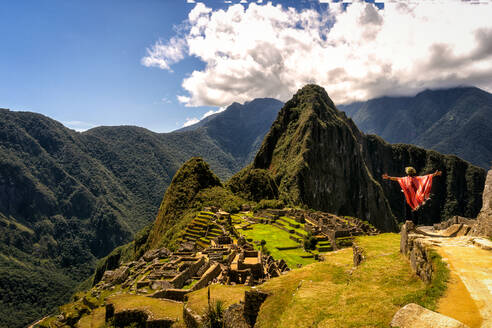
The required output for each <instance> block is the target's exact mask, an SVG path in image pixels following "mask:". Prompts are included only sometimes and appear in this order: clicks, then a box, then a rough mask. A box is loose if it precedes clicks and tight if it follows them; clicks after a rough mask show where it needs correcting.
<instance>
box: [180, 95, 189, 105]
mask: <svg viewBox="0 0 492 328" xmlns="http://www.w3.org/2000/svg"><path fill="white" fill-rule="evenodd" d="M176 98H178V101H179V102H180V103H182V104H187V103H189V102H190V100H191V98H190V97H187V96H180V95H178V96H176Z"/></svg>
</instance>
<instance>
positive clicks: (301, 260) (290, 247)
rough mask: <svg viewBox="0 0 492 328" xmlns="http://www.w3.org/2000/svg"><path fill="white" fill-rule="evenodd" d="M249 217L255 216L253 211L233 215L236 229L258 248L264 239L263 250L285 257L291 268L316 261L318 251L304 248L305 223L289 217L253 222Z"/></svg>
mask: <svg viewBox="0 0 492 328" xmlns="http://www.w3.org/2000/svg"><path fill="white" fill-rule="evenodd" d="M249 218H254V217H253V215H252V214H251V212H247V213H239V214H233V215H231V219H232V223H233V225H234V227H235V228H236V231H237V232H238V233H239V234H241V235H243V236H244V237H245V238H246V240H248V241H249V242H252V243H253V245H254V246H255V248H256V249H261V248H262V247H261V245H260V242H261V241H262V240H264V241H265V242H266V244H265V246H264V248H263V250H264V251H267V252H269V253H270V255H271V256H273V258H274V259H276V260H280V259H283V260H284V261H285V262H286V263H287V265H288V266H289V267H290V268H291V269H293V268H297V267H298V265H301V266H303V265H306V264H310V263H314V262H316V260H315V259H314V255H315V253H316V251H314V252H311V253H308V252H306V251H305V250H304V249H303V246H302V242H303V236H307V232H306V231H305V230H304V226H303V224H300V223H298V222H296V221H295V220H293V219H291V218H288V217H281V218H279V219H278V220H277V221H276V222H275V223H251V221H250V220H249ZM256 219H261V218H256ZM266 221H267V219H265V221H264V222H266ZM289 223H291V224H292V226H291V225H289Z"/></svg>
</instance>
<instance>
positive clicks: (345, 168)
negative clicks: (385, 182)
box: [253, 84, 396, 231]
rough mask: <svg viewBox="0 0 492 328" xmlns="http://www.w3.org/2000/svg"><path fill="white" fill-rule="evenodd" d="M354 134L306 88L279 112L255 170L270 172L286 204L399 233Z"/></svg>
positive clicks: (318, 92) (320, 95)
mask: <svg viewBox="0 0 492 328" xmlns="http://www.w3.org/2000/svg"><path fill="white" fill-rule="evenodd" d="M354 129H355V130H354ZM354 132H358V131H357V130H356V128H355V126H353V124H352V123H351V122H350V121H349V120H348V119H347V118H346V117H345V115H344V114H343V113H342V112H340V111H338V110H337V109H336V107H335V104H334V103H333V101H332V100H331V99H330V97H329V96H328V94H327V92H326V91H325V90H324V89H323V88H322V87H320V86H318V85H314V84H309V85H306V86H305V87H303V88H302V89H300V90H299V91H298V92H297V93H296V94H295V95H294V96H293V97H292V99H291V100H289V101H288V102H287V103H285V105H284V107H283V108H282V109H281V110H280V112H279V114H278V117H277V119H276V121H275V122H274V123H273V125H272V128H271V130H270V132H269V133H268V135H267V136H266V138H265V140H264V141H263V144H262V146H261V148H260V151H259V152H258V154H257V156H256V158H255V160H254V163H253V168H256V169H266V170H268V172H270V174H271V175H272V177H273V180H274V181H276V182H277V184H278V190H279V195H280V197H281V198H284V199H285V201H286V202H287V203H293V204H305V205H307V206H309V207H311V208H314V209H317V210H323V211H328V212H332V213H335V214H340V215H351V216H357V217H359V218H363V219H367V220H369V221H370V222H371V223H373V224H374V225H375V226H377V227H378V228H380V229H383V230H386V231H388V230H395V229H396V224H395V218H394V216H393V214H392V212H391V209H390V207H389V204H388V202H387V201H386V200H385V197H384V194H383V190H382V189H381V186H380V185H379V184H378V183H377V182H376V181H375V180H374V178H373V177H372V176H371V174H370V173H369V170H368V168H367V166H366V163H365V161H364V156H363V154H362V150H361V147H360V144H359V140H358V134H356V133H354Z"/></svg>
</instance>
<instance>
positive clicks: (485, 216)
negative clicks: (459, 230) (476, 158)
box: [472, 170, 492, 238]
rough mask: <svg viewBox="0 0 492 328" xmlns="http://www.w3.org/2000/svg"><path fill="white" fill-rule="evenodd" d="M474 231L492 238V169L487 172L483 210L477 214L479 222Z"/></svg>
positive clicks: (476, 233)
mask: <svg viewBox="0 0 492 328" xmlns="http://www.w3.org/2000/svg"><path fill="white" fill-rule="evenodd" d="M472 233H473V234H474V235H481V236H487V237H489V238H492V170H489V172H488V173H487V181H486V183H485V188H484V190H483V202H482V210H481V211H480V213H479V214H478V216H477V224H476V226H475V227H474V228H473V231H472Z"/></svg>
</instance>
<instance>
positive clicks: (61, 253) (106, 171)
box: [0, 100, 281, 327]
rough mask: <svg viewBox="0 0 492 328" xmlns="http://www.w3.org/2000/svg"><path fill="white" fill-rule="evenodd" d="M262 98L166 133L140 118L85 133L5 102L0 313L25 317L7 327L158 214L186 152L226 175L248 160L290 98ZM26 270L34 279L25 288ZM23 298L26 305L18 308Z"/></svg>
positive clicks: (54, 297)
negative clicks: (140, 121) (269, 120)
mask: <svg viewBox="0 0 492 328" xmlns="http://www.w3.org/2000/svg"><path fill="white" fill-rule="evenodd" d="M261 101H264V103H263V104H258V103H256V105H255V106H253V107H254V108H253V107H251V108H252V109H251V110H249V109H248V107H247V104H246V105H244V106H242V105H234V106H233V107H234V108H237V107H239V108H241V110H240V111H239V112H240V113H241V115H240V116H237V115H236V114H233V115H231V114H229V110H226V111H224V112H222V113H219V114H217V115H215V116H214V117H213V119H211V120H209V122H208V123H209V124H210V126H209V125H205V126H203V127H200V128H198V129H190V130H188V131H177V132H172V133H165V134H158V133H154V132H151V131H149V130H146V129H143V128H138V127H132V126H121V127H99V128H95V129H92V130H89V131H86V132H84V133H78V132H75V131H73V130H70V129H67V128H66V127H64V126H63V125H62V124H60V123H58V122H56V121H54V120H52V119H50V118H48V117H45V116H43V115H39V114H35V113H28V112H12V111H9V110H5V109H1V110H0V247H1V249H0V259H1V260H2V261H3V262H4V263H3V264H4V265H1V266H0V294H1V295H2V296H1V297H0V302H1V303H2V306H1V307H0V308H1V310H0V318H6V317H7V316H9V315H11V314H14V315H15V316H17V317H22V318H24V319H23V320H21V321H17V325H14V326H12V325H10V324H8V325H7V326H5V327H15V326H18V327H21V326H24V325H26V324H27V323H29V322H30V321H32V320H34V319H36V318H39V317H40V316H42V315H43V314H45V313H47V312H48V311H49V310H51V309H53V308H54V307H55V306H56V305H57V304H60V302H63V301H66V300H67V298H68V297H69V295H71V294H72V292H73V288H74V287H75V286H76V284H77V283H78V282H80V281H82V280H84V279H85V278H87V277H88V276H89V275H90V274H91V273H92V272H93V269H94V266H95V263H96V260H97V258H100V257H103V256H105V255H107V254H108V253H109V252H110V251H111V250H113V249H114V248H115V247H116V246H119V245H122V244H125V243H127V242H128V241H130V240H131V239H132V236H133V235H134V233H135V232H137V231H138V230H139V229H141V228H142V227H144V226H145V225H147V224H149V223H150V222H152V221H153V220H154V218H155V213H156V212H157V210H158V208H159V204H160V202H161V200H162V195H163V193H164V191H165V190H166V188H167V187H168V185H169V184H170V182H171V179H172V177H173V176H174V174H175V173H176V171H177V170H178V169H179V167H180V166H181V164H182V163H184V162H185V161H186V160H187V159H189V158H190V157H192V156H196V155H200V156H203V157H204V158H205V159H206V160H207V161H208V162H209V163H211V166H212V168H213V169H214V171H215V172H217V174H218V176H219V177H221V178H223V179H225V178H227V177H230V176H231V175H232V174H234V173H235V172H236V171H238V170H239V169H240V168H242V167H243V166H244V164H245V163H246V160H247V159H248V158H251V157H252V156H253V153H252V152H254V151H255V150H256V148H257V147H258V141H257V140H261V139H262V138H263V135H264V134H265V133H266V132H267V131H268V127H264V125H265V123H264V121H265V119H266V117H267V116H268V115H270V116H272V117H274V116H275V115H276V113H277V111H278V109H279V108H280V107H281V103H280V102H278V101H276V100H260V102H261ZM252 103H255V102H252ZM272 104H274V105H272ZM263 105H265V108H263V107H262V106H263ZM268 106H269V107H268ZM270 112H271V113H270ZM234 119H241V120H243V121H244V122H243V123H239V124H232V123H233V122H232V121H233V120H234ZM223 120H224V121H226V122H227V123H222V121H223ZM272 120H273V118H272ZM251 126H256V127H260V128H257V129H256V130H254V131H253V130H251V131H249V130H250V127H251ZM261 127H263V128H261ZM217 129H220V131H217ZM246 129H247V130H248V131H246ZM255 133H258V135H255ZM228 134H229V136H228ZM233 150H234V153H232V151H233ZM237 150H241V151H240V152H238V151H237ZM239 153H240V154H241V156H239V155H238V154H239ZM14 267H15V268H14ZM48 269H49V270H51V271H52V272H53V274H52V275H46V273H45V271H43V270H48ZM14 271H15V274H9V272H14ZM19 277H26V279H28V277H32V279H31V280H29V281H27V282H26V284H24V285H25V287H23V291H24V294H19V297H18V298H16V297H13V296H12V295H17V294H18V292H17V291H16V290H17V288H18V283H17V281H18V280H19V279H20V278H19ZM41 286H44V287H43V288H41ZM40 288H41V290H42V291H41V292H39V289H40ZM22 295H26V297H23V296H22ZM35 295H36V296H35ZM21 299H22V302H23V304H25V305H26V307H25V308H24V307H18V308H17V309H18V310H17V311H16V310H15V309H16V307H15V306H14V304H15V302H18V301H20V300H21ZM41 299H42V300H41ZM26 308H29V309H30V310H29V311H27V310H26ZM0 321H1V320H0ZM0 327H4V326H2V324H0Z"/></svg>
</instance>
